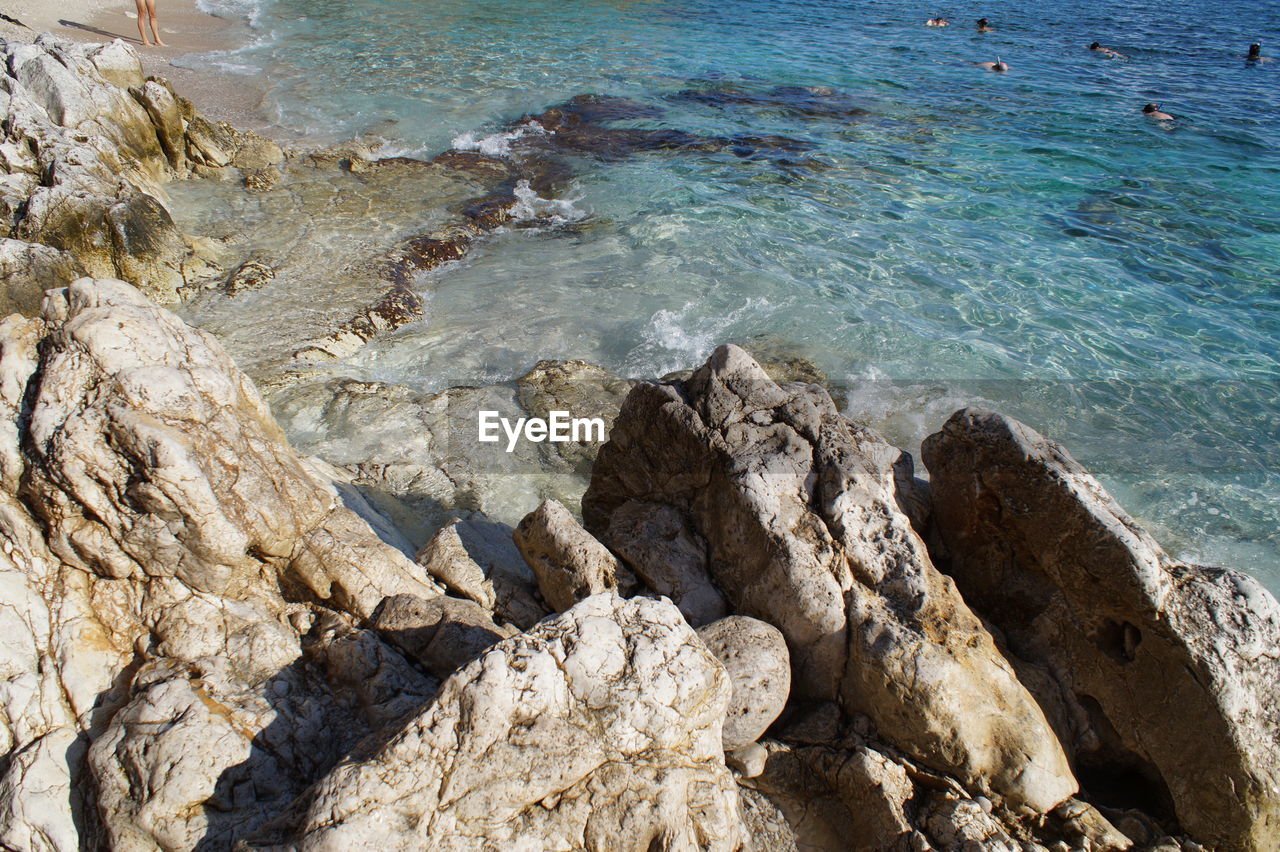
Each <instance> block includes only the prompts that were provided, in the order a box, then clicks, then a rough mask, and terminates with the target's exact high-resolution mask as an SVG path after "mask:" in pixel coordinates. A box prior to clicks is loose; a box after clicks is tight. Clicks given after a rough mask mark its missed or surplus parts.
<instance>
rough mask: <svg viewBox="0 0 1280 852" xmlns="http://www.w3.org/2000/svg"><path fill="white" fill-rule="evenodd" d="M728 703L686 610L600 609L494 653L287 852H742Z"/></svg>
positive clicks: (322, 804) (448, 690)
mask: <svg viewBox="0 0 1280 852" xmlns="http://www.w3.org/2000/svg"><path fill="white" fill-rule="evenodd" d="M728 698H729V681H728V677H727V676H726V675H725V673H724V670H723V669H722V668H721V667H720V666H719V665H718V664H717V663H716V661H715V658H714V657H712V656H711V654H710V653H708V652H707V650H706V649H705V648H704V647H702V645H701V643H699V642H698V641H697V639H696V638H695V636H694V634H693V631H692V630H691V629H690V628H689V626H688V625H687V624H685V622H684V619H683V618H681V617H680V613H679V611H678V610H676V608H675V607H673V606H671V605H670V604H669V603H664V602H660V601H653V600H646V599H642V598H637V599H634V600H630V601H628V600H623V599H621V598H618V597H617V596H615V595H613V594H610V593H604V594H599V595H594V596H592V597H589V598H587V599H586V600H584V601H582V602H581V603H579V604H577V605H576V606H574V607H573V608H571V609H569V610H568V611H567V612H565V613H564V614H562V615H560V616H559V617H557V618H555V619H552V620H548V621H546V622H543V623H542V624H540V625H538V626H537V627H535V628H534V629H532V630H530V631H528V632H527V633H523V634H520V635H519V636H516V637H514V638H512V639H508V640H505V641H503V642H501V643H499V644H498V645H496V646H494V647H493V648H492V649H491V650H490V651H489V652H488V653H486V654H485V655H483V656H482V657H481V658H480V659H478V660H476V661H474V662H472V663H470V664H469V665H467V666H465V667H464V668H462V669H460V670H459V671H458V672H457V673H455V674H454V676H453V677H451V678H450V679H449V680H448V681H447V682H446V683H445V685H444V687H443V688H442V689H441V692H440V695H439V696H438V697H437V698H436V700H435V702H434V703H433V704H432V705H431V706H430V707H428V708H427V709H426V710H425V712H423V713H422V714H421V715H420V716H417V717H416V718H414V719H412V720H410V721H409V722H408V723H407V724H406V725H405V726H404V727H403V728H402V729H401V730H400V731H399V732H398V733H396V734H395V736H393V737H392V738H391V739H390V740H389V741H388V742H387V744H386V745H385V746H383V747H382V748H381V749H379V750H378V751H377V752H376V753H375V754H372V755H370V756H369V757H367V758H366V759H363V760H360V761H355V762H351V763H346V764H343V765H342V766H340V767H338V768H337V769H335V770H334V771H333V773H331V774H330V775H329V777H327V778H325V779H324V780H323V781H321V782H320V783H319V784H318V785H317V787H316V789H315V790H314V791H313V792H312V794H311V802H310V804H309V805H308V807H307V808H306V811H305V813H304V814H303V816H302V817H301V819H300V820H299V821H298V826H297V828H296V830H295V832H294V833H293V835H292V838H291V839H290V841H289V843H290V845H291V846H292V847H293V848H298V849H304V850H309V849H353V848H365V849H373V848H377V849H404V848H425V847H427V846H431V847H433V848H441V849H474V848H480V846H481V845H484V846H486V847H488V848H493V847H501V848H520V847H522V846H525V845H529V844H536V845H537V846H538V848H540V849H581V848H586V849H617V850H637V852H644V850H649V849H655V848H658V849H708V850H735V849H738V848H740V847H741V845H742V843H743V841H744V840H745V837H744V835H743V829H742V816H741V810H740V804H739V797H738V793H737V789H736V786H735V784H734V782H733V779H732V776H731V775H730V774H729V771H728V770H727V769H726V768H725V766H724V761H723V758H722V756H721V751H720V725H721V722H722V720H723V718H724V710H725V704H726V702H727V701H728ZM273 839H274V838H273Z"/></svg>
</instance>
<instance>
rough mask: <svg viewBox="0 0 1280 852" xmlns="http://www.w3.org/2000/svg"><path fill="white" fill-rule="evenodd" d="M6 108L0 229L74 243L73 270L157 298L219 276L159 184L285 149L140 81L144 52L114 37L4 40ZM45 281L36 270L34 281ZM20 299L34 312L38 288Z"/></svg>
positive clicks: (253, 164) (160, 85) (263, 161)
mask: <svg viewBox="0 0 1280 852" xmlns="http://www.w3.org/2000/svg"><path fill="white" fill-rule="evenodd" d="M0 106H3V111H4V113H5V115H6V116H7V119H6V121H5V123H4V126H3V128H2V129H0V174H3V175H4V179H3V180H2V181H0V237H6V238H10V239H15V240H21V241H23V242H26V243H31V244H41V245H45V246H49V247H52V248H54V249H58V250H61V251H63V252H67V253H69V254H71V255H73V256H74V264H76V265H77V266H78V269H77V270H76V271H84V272H87V273H89V274H91V275H97V276H101V277H119V278H123V279H125V280H127V281H129V282H131V283H133V284H135V285H136V286H138V287H139V288H140V289H142V290H143V292H145V293H146V294H147V295H148V296H149V297H150V298H152V299H153V300H155V301H157V302H159V303H161V304H173V303H175V302H176V301H178V298H179V292H180V290H182V289H183V288H185V287H188V286H190V285H194V284H198V283H200V282H203V281H205V280H207V279H210V278H212V277H213V276H216V274H217V273H218V269H217V267H216V265H215V264H214V263H213V258H212V256H211V255H210V253H209V252H208V251H206V250H204V248H203V247H202V245H201V244H200V243H199V242H198V241H193V240H192V239H190V238H189V237H187V236H186V235H184V234H182V233H181V232H180V231H179V230H178V228H177V227H176V226H175V225H174V222H173V219H172V217H171V216H170V214H169V211H168V210H167V209H166V208H165V206H164V203H163V199H164V198H165V193H164V189H163V184H164V183H165V182H166V181H168V180H170V179H172V178H175V177H185V176H187V175H189V174H193V173H197V174H199V173H209V172H211V171H214V170H217V169H221V168H223V167H226V166H232V165H237V166H244V167H245V173H246V174H248V175H256V174H259V173H262V172H265V170H266V169H267V168H274V163H275V162H278V161H279V160H280V159H281V158H282V157H283V154H282V152H281V151H280V149H279V147H278V146H276V145H275V144H274V143H272V142H270V141H268V140H264V139H260V138H257V137H254V136H252V135H250V134H241V133H237V132H236V131H235V130H234V129H232V128H231V127H229V126H227V125H214V124H211V123H210V122H208V121H207V120H205V119H204V118H202V117H201V116H200V115H198V114H197V113H196V111H195V109H194V108H193V107H192V106H191V104H190V102H188V101H187V100H186V99H184V98H181V97H179V96H177V95H175V94H174V92H173V91H172V90H171V89H170V88H169V87H168V85H167V84H165V83H164V82H163V81H161V80H158V79H144V77H143V73H142V65H141V63H140V61H139V60H138V56H137V54H136V53H134V51H133V49H132V48H130V47H129V46H127V45H126V44H125V43H124V42H122V41H118V40H117V41H115V42H113V43H111V44H106V45H84V44H78V43H74V42H70V41H66V40H63V39H59V38H55V37H53V36H50V35H48V34H45V35H41V36H39V37H38V38H37V39H36V40H35V42H34V43H33V44H23V43H20V42H5V43H4V44H3V46H2V47H0ZM28 251H31V250H28ZM48 283H49V281H48V278H47V276H45V277H43V278H38V279H37V280H35V281H33V282H31V289H32V290H36V289H37V288H38V287H39V286H41V285H44V284H48ZM55 283H66V282H65V281H63V282H55ZM11 298H12V296H11ZM15 302H16V303H17V304H16V307H18V308H19V309H28V310H27V313H28V315H30V314H31V313H33V311H31V310H29V308H31V307H34V304H33V303H35V302H38V293H34V294H29V295H28V296H27V297H25V298H18V299H15Z"/></svg>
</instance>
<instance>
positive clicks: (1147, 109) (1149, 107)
mask: <svg viewBox="0 0 1280 852" xmlns="http://www.w3.org/2000/svg"><path fill="white" fill-rule="evenodd" d="M1159 110H1160V105H1159V104H1147V105H1146V106H1144V107H1143V108H1142V111H1143V112H1147V113H1151V112H1159Z"/></svg>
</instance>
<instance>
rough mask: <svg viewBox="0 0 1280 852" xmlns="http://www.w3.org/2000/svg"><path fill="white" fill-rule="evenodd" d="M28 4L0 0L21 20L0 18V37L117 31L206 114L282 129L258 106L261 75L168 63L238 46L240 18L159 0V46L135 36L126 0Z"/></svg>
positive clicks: (90, 39)
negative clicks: (19, 23) (229, 17)
mask: <svg viewBox="0 0 1280 852" xmlns="http://www.w3.org/2000/svg"><path fill="white" fill-rule="evenodd" d="M28 6H29V4H27V3H26V2H25V0H0V14H3V15H6V16H8V17H9V18H14V19H16V20H18V21H21V22H22V24H24V25H25V26H17V25H15V24H13V23H10V22H9V21H5V20H0V37H4V38H7V39H10V40H18V41H25V42H30V41H33V40H34V39H35V38H36V37H37V36H38V35H40V33H42V32H47V33H50V34H51V35H54V36H57V37H58V38H66V39H71V40H72V41H76V42H81V43H87V44H98V43H110V42H111V41H113V40H115V39H120V40H121V41H123V42H124V43H126V44H128V45H129V46H130V47H132V48H133V49H134V50H135V51H137V52H138V55H139V57H140V58H141V59H142V66H143V70H144V71H145V73H146V74H147V75H148V76H156V77H163V78H164V79H166V80H168V81H169V82H170V83H171V84H173V86H174V87H175V88H176V89H177V90H179V91H181V92H182V93H183V96H184V97H186V98H187V99H188V100H190V101H191V102H192V103H193V104H195V106H196V108H197V109H198V110H199V111H200V112H201V114H203V115H205V116H206V117H208V118H209V119H211V120H213V121H225V122H227V123H228V124H231V125H233V126H235V127H237V128H240V129H242V130H252V131H254V132H255V133H259V134H262V135H264V136H269V137H271V138H280V139H283V138H284V137H287V136H290V134H287V133H285V132H284V131H282V130H281V129H280V128H278V127H276V126H275V125H274V123H273V122H272V120H271V118H270V116H269V115H268V114H267V112H266V105H265V102H264V101H265V97H266V94H267V85H266V81H265V79H263V78H262V77H258V76H250V75H243V74H231V73H228V72H219V71H215V70H207V69H199V70H197V69H192V68H187V67H184V66H182V65H177V64H174V63H175V61H180V60H181V59H183V58H184V57H187V56H190V55H192V54H202V53H209V52H213V51H232V50H235V49H237V48H239V47H242V46H243V45H244V44H245V43H246V42H247V40H248V37H249V36H250V31H249V29H248V28H247V27H246V26H245V25H244V23H243V22H240V21H236V20H232V19H227V18H222V17H219V16H217V15H212V14H209V13H208V12H205V11H204V10H202V9H201V8H200V7H199V6H198V5H197V3H196V0H161V2H160V4H159V5H158V9H157V12H158V17H159V20H160V33H161V37H162V38H164V39H165V41H166V45H167V46H165V47H159V46H156V45H143V43H142V41H141V39H139V38H138V27H137V15H136V14H135V12H134V11H133V4H132V3H129V2H128V0H123V2H106V0H66V2H60V3H58V4H57V6H56V7H53V6H52V5H51V6H49V7H44V8H39V7H37V8H34V9H32V8H28ZM291 141H293V142H295V143H296V142H297V141H298V140H296V139H292V140H291Z"/></svg>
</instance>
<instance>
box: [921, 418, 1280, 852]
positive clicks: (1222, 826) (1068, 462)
mask: <svg viewBox="0 0 1280 852" xmlns="http://www.w3.org/2000/svg"><path fill="white" fill-rule="evenodd" d="M924 459H925V463H926V464H927V465H928V467H929V471H930V473H931V474H932V477H933V479H932V483H933V495H934V503H935V520H936V523H937V526H938V530H939V532H940V534H941V536H942V540H943V542H944V543H945V546H946V549H947V553H948V554H949V566H948V571H949V572H950V573H951V574H952V576H954V577H955V578H956V582H957V583H958V584H959V587H960V590H961V591H962V592H963V593H964V595H965V597H966V599H968V600H970V601H972V602H973V604H974V605H975V606H976V607H978V608H979V610H980V611H982V612H983V613H985V614H987V615H988V617H989V618H990V619H991V620H992V621H994V622H995V623H996V624H997V625H999V626H1000V628H1001V629H1002V630H1003V631H1004V632H1005V635H1006V636H1007V638H1008V641H1009V646H1010V648H1011V649H1012V650H1013V652H1014V653H1016V654H1017V655H1018V656H1020V657H1022V658H1024V659H1026V660H1029V661H1033V662H1035V663H1039V664H1042V665H1044V666H1046V667H1047V669H1048V671H1049V672H1050V674H1051V677H1050V678H1048V679H1046V680H1045V681H1044V682H1043V683H1044V688H1045V690H1046V691H1051V694H1049V695H1045V696H1044V698H1043V699H1042V702H1043V703H1045V704H1046V706H1053V705H1065V706H1066V707H1067V708H1069V714H1068V717H1069V719H1070V724H1069V730H1070V731H1071V736H1070V737H1069V738H1068V739H1067V740H1066V742H1067V744H1068V746H1069V748H1070V749H1071V751H1072V752H1073V758H1074V760H1075V761H1076V762H1077V763H1078V764H1079V765H1080V766H1081V767H1082V768H1083V769H1084V771H1086V772H1087V773H1088V774H1089V775H1090V776H1092V777H1094V778H1096V779H1097V781H1098V783H1099V784H1100V785H1102V784H1104V783H1106V784H1107V786H1108V787H1110V789H1106V790H1104V791H1102V792H1100V795H1104V796H1114V797H1115V799H1116V801H1115V804H1117V805H1120V804H1125V805H1129V806H1142V807H1144V808H1150V809H1152V810H1154V811H1155V812H1156V813H1160V812H1161V811H1162V810H1163V809H1164V808H1165V807H1168V806H1170V805H1171V806H1172V808H1173V810H1174V812H1175V813H1176V816H1177V820H1178V822H1180V823H1181V824H1182V826H1183V827H1184V828H1185V829H1186V830H1187V831H1188V832H1190V833H1191V835H1192V836H1194V837H1196V838H1198V839H1202V840H1204V841H1208V842H1211V843H1213V844H1217V845H1220V846H1221V847H1222V848H1225V849H1244V850H1254V852H1262V850H1264V849H1275V848H1277V846H1280V737H1278V733H1280V705H1278V704H1277V702H1276V700H1275V695H1276V684H1277V683H1280V608H1278V607H1277V606H1276V602H1275V599H1274V598H1272V597H1271V596H1270V595H1269V594H1268V593H1267V592H1266V590H1265V589H1263V587H1262V586H1261V585H1260V584H1259V583H1258V581H1257V580H1254V579H1253V578H1251V577H1248V576H1246V575H1244V574H1241V573H1239V572H1237V571H1231V570H1226V569H1221V568H1205V567H1202V566H1198V565H1186V564H1183V563H1180V562H1177V561H1176V560H1174V559H1171V558H1170V557H1169V556H1168V555H1167V554H1166V553H1165V552H1164V551H1163V550H1161V549H1160V546H1159V545H1157V544H1156V543H1155V542H1154V541H1153V540H1152V539H1151V537H1150V536H1149V535H1147V534H1146V533H1145V532H1143V531H1142V529H1140V528H1139V527H1138V526H1137V524H1135V523H1134V521H1133V519H1132V518H1130V517H1129V516H1128V515H1127V514H1125V512H1124V510H1123V509H1121V508H1120V507H1119V506H1118V505H1116V503H1115V501H1114V500H1112V499H1111V497H1110V496H1109V495H1108V494H1107V493H1106V491H1104V490H1103V488H1102V486H1101V485H1099V484H1098V482H1097V480H1095V479H1094V478H1093V477H1092V476H1090V475H1089V474H1088V473H1087V472H1086V471H1085V470H1084V469H1083V468H1082V467H1080V465H1079V464H1077V463H1076V461H1075V460H1074V459H1072V458H1071V456H1070V455H1069V454H1068V453H1067V452H1066V450H1064V449H1063V448H1062V447H1061V446H1059V445H1058V444H1056V443H1054V442H1053V441H1051V440H1049V439H1047V438H1045V437H1043V436H1041V435H1039V434H1037V433H1036V432H1035V431H1034V430H1032V429H1030V428H1028V427H1026V426H1024V425H1023V424H1021V423H1018V422H1017V421H1015V420H1011V419H1009V418H1007V417H1004V416H1002V415H999V414H996V413H994V412H990V411H982V410H978V409H966V410H964V411H960V412H957V413H956V414H955V415H954V416H952V418H951V419H950V420H949V421H947V424H946V425H945V426H944V427H943V429H942V431H941V432H939V433H937V434H935V435H933V436H931V437H930V438H929V439H928V440H927V441H926V442H925V445H924Z"/></svg>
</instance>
